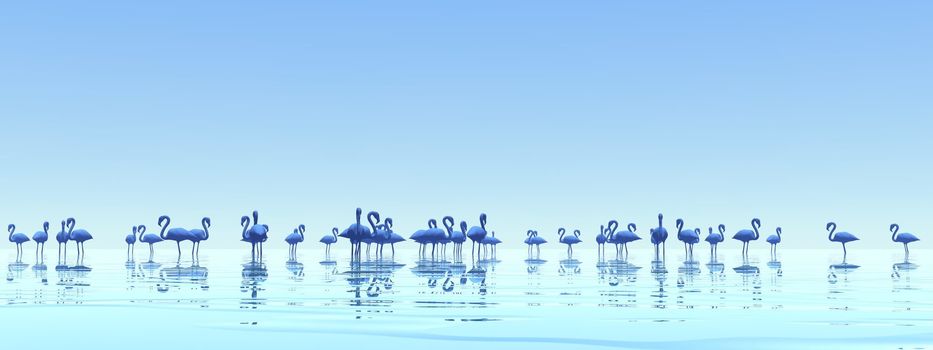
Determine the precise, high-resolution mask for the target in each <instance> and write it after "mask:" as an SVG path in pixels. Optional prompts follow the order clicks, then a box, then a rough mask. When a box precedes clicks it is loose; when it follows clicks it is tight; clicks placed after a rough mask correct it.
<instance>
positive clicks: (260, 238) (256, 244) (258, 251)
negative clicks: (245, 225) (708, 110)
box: [240, 210, 269, 260]
mask: <svg viewBox="0 0 933 350" xmlns="http://www.w3.org/2000/svg"><path fill="white" fill-rule="evenodd" d="M240 219H241V220H242V218H240ZM246 238H247V239H248V242H250V244H252V246H253V258H254V259H255V257H256V255H259V260H262V244H263V243H264V242H265V241H266V240H267V239H268V238H269V225H262V224H260V223H259V211H258V210H253V226H251V227H250V228H249V231H248V232H247V234H246Z"/></svg>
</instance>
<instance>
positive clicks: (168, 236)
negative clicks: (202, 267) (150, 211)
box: [159, 215, 191, 261]
mask: <svg viewBox="0 0 933 350" xmlns="http://www.w3.org/2000/svg"><path fill="white" fill-rule="evenodd" d="M163 217H164V218H165V226H168V225H169V224H171V222H172V219H171V218H170V217H168V215H162V216H161V217H160V218H159V221H160V222H161V221H162V219H161V218H163ZM159 237H161V238H162V240H166V241H175V245H176V246H177V247H178V260H179V261H181V241H187V240H189V239H190V238H191V234H190V233H189V232H188V230H186V229H183V228H181V227H175V228H170V229H168V231H167V232H166V231H165V230H162V232H161V233H160V234H159Z"/></svg>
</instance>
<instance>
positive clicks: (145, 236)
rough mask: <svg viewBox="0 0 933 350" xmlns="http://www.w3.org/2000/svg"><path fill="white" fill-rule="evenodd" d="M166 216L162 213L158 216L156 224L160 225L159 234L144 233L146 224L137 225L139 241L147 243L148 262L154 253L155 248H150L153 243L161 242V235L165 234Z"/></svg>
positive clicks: (166, 226) (167, 219) (166, 227)
mask: <svg viewBox="0 0 933 350" xmlns="http://www.w3.org/2000/svg"><path fill="white" fill-rule="evenodd" d="M168 222H169V218H168V216H165V215H162V216H160V217H159V220H158V223H157V224H158V226H160V227H162V232H161V233H160V234H158V235H157V234H155V233H146V225H139V228H138V231H139V241H140V242H143V243H147V244H149V262H152V258H153V256H154V255H155V249H153V248H152V245H153V244H156V243H159V242H162V241H163V239H162V235H164V234H165V230H166V229H168Z"/></svg>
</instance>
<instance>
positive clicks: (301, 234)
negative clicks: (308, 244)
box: [285, 224, 305, 260]
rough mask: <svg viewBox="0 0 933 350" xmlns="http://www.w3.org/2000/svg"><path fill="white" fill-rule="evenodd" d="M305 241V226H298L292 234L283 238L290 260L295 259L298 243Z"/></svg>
mask: <svg viewBox="0 0 933 350" xmlns="http://www.w3.org/2000/svg"><path fill="white" fill-rule="evenodd" d="M304 241H305V225H303V224H302V225H298V228H296V229H295V231H294V232H292V233H291V234H289V235H288V236H286V237H285V243H288V255H289V256H290V257H291V259H292V260H294V259H295V258H297V255H298V243H301V242H304Z"/></svg>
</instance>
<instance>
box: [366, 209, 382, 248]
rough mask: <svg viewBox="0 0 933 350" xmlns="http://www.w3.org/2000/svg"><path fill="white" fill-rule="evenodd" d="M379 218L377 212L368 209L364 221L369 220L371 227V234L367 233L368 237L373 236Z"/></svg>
mask: <svg viewBox="0 0 933 350" xmlns="http://www.w3.org/2000/svg"><path fill="white" fill-rule="evenodd" d="M374 220H375V221H374ZM379 220H381V219H380V218H379V212H377V211H370V212H369V213H367V214H366V221H368V222H369V227H370V228H371V229H372V231H371V234H369V235H368V236H369V238H373V237H375V233H376V226H377V225H378V224H379ZM366 259H369V245H368V244H367V246H366Z"/></svg>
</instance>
